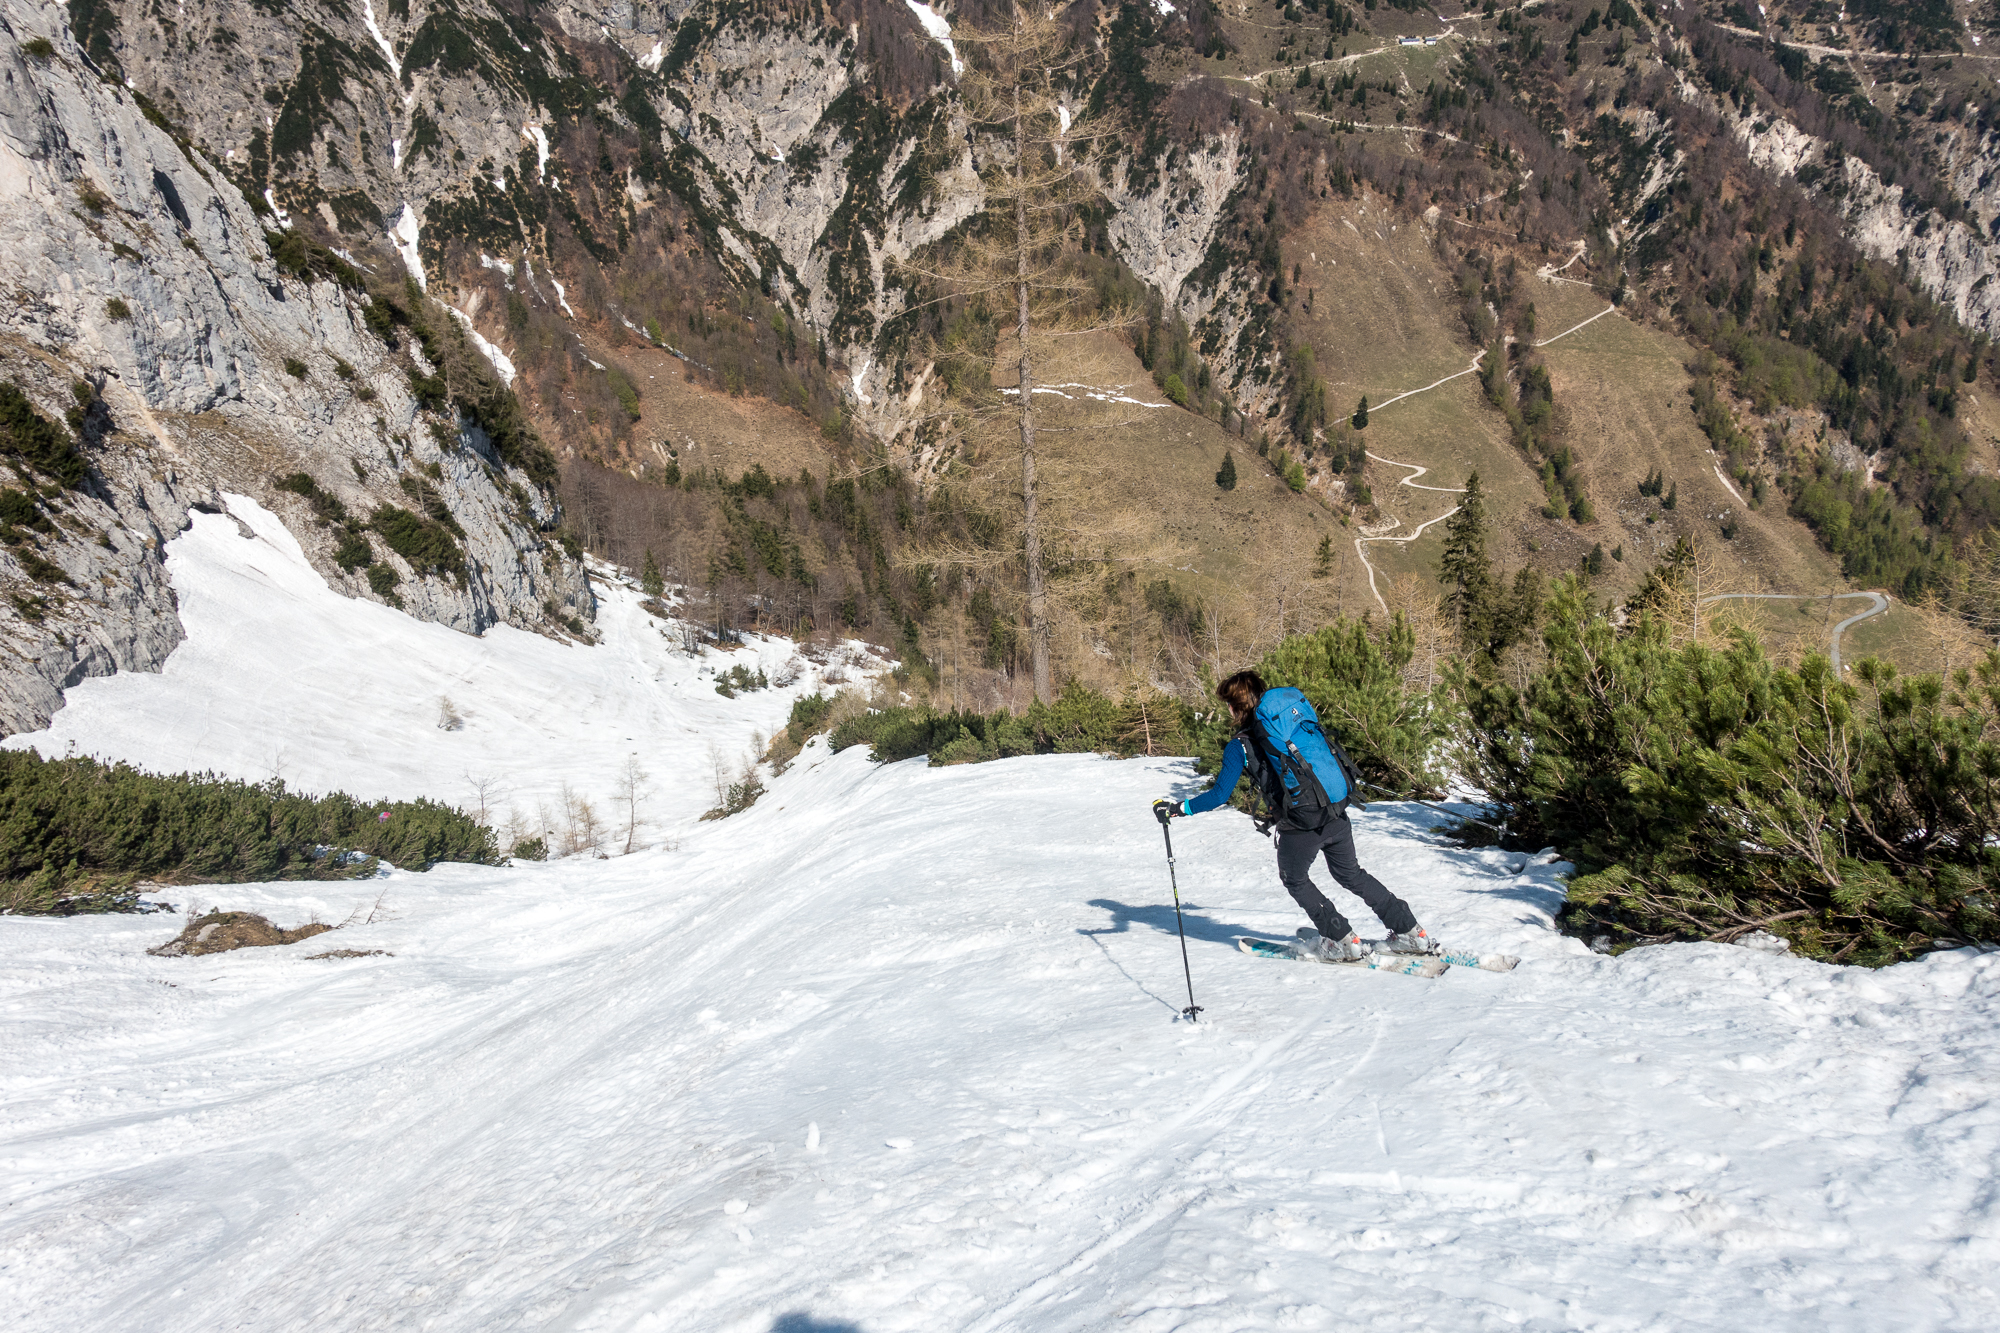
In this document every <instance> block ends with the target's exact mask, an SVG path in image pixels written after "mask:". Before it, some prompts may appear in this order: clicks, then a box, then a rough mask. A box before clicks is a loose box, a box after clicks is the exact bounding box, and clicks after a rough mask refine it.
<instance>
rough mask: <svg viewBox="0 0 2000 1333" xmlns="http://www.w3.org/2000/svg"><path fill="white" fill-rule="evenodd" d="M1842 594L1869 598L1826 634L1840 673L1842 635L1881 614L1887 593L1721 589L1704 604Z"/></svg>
mask: <svg viewBox="0 0 2000 1333" xmlns="http://www.w3.org/2000/svg"><path fill="white" fill-rule="evenodd" d="M1839 597H1866V598H1868V599H1869V607H1868V609H1867V610H1866V611H1863V612H1861V613H1860V614H1859V615H1853V616H1849V617H1848V618H1847V619H1845V620H1843V621H1841V622H1840V623H1839V624H1838V625H1835V626H1834V627H1833V631H1832V633H1830V634H1829V635H1828V636H1827V640H1828V642H1827V655H1828V656H1829V657H1831V658H1832V659H1833V670H1834V673H1835V674H1836V675H1838V674H1839V673H1840V672H1842V671H1845V670H1846V669H1847V668H1846V667H1844V666H1842V665H1841V663H1840V636H1841V635H1842V634H1843V633H1844V632H1845V631H1847V630H1848V629H1850V628H1852V627H1853V626H1855V625H1859V624H1860V623H1861V622H1862V621H1864V620H1867V619H1869V618H1870V617H1872V616H1879V615H1881V614H1882V613H1883V612H1884V611H1887V610H1888V609H1889V595H1888V594H1887V593H1881V592H1829V593H1824V594H1812V593H1794V592H1719V593H1717V594H1715V596H1713V597H1704V598H1702V599H1701V604H1702V605H1703V606H1708V605H1710V604H1711V603H1714V602H1727V601H1731V600H1737V601H1745V602H1830V601H1833V600H1834V599H1835V598H1839Z"/></svg>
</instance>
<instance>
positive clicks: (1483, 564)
mask: <svg viewBox="0 0 2000 1333" xmlns="http://www.w3.org/2000/svg"><path fill="white" fill-rule="evenodd" d="M1438 582H1439V583H1441V584H1443V585H1444V608H1445V616H1446V618H1447V619H1449V620H1450V621H1451V623H1452V624H1453V625H1454V626H1456V627H1457V629H1458V634H1459V638H1460V640H1461V641H1463V642H1464V643H1465V645H1466V646H1467V647H1469V648H1476V647H1484V645H1485V642H1486V639H1487V625H1486V622H1487V620H1488V618H1489V616H1490V614H1491V611H1492V608H1493V604H1494V602H1495V600H1496V594H1497V592H1498V588H1497V586H1496V585H1495V584H1494V581H1493V561H1492V560H1491V559H1490V558H1489V557H1488V556H1487V554H1486V495H1485V492H1483V491H1481V490H1480V488H1479V474H1478V473H1477V472H1474V473H1473V474H1472V475H1470V476H1468V477H1467V478H1466V479H1465V495H1464V497H1463V498H1462V499H1460V500H1459V502H1458V511H1457V512H1456V513H1454V514H1453V515H1452V516H1451V517H1450V518H1448V519H1446V520H1445V523H1444V551H1443V553H1442V554H1441V555H1439V557H1438Z"/></svg>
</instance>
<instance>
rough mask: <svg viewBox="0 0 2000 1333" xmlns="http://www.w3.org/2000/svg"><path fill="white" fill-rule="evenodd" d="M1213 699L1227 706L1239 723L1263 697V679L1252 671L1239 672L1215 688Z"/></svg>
mask: <svg viewBox="0 0 2000 1333" xmlns="http://www.w3.org/2000/svg"><path fill="white" fill-rule="evenodd" d="M1215 697H1216V698H1218V699H1220V700H1222V702H1224V703H1226V704H1228V705H1229V711H1230V712H1231V713H1232V714H1233V715H1235V717H1236V720H1237V721H1239V722H1241V721H1242V720H1243V719H1244V718H1246V717H1248V716H1249V715H1250V710H1251V709H1253V708H1255V707H1256V706H1257V701H1258V700H1259V699H1261V698H1263V697H1264V678H1263V677H1262V676H1260V675H1258V674H1257V673H1256V672H1254V671H1239V672H1237V673H1236V674H1235V675H1233V676H1230V677H1228V678H1227V679H1226V680H1224V681H1223V682H1222V683H1221V684H1220V685H1218V686H1216V687H1215Z"/></svg>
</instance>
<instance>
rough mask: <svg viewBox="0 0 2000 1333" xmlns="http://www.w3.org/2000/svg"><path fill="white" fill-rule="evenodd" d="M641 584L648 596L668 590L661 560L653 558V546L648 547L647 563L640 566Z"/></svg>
mask: <svg viewBox="0 0 2000 1333" xmlns="http://www.w3.org/2000/svg"><path fill="white" fill-rule="evenodd" d="M639 586H640V587H641V588H643V589H644V590H645V593H646V596H648V597H658V596H659V595H660V594H661V593H663V592H665V591H666V590H667V580H666V579H665V577H663V576H662V575H661V573H660V565H659V562H658V561H657V560H655V559H653V548H652V547H650V546H649V547H647V548H646V559H645V563H643V564H641V565H640V566H639Z"/></svg>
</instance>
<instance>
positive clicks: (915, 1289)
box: [0, 538, 2000, 1333]
mask: <svg viewBox="0 0 2000 1333" xmlns="http://www.w3.org/2000/svg"><path fill="white" fill-rule="evenodd" d="M232 540H234V539H233V538H232ZM1191 785H1193V784H1192V779H1191V775H1190V773H1189V770H1188V769H1187V767H1186V766H1185V765H1184V764H1182V763H1177V762H1169V761H1129V762H1123V763H1119V762H1113V761H1107V760H1100V759H1096V758H1093V757H1087V756H1061V757H1047V758H1028V759H1016V760H1009V761H1005V762H1000V763H992V764H982V765H974V766H969V767H963V768H952V769H935V770H934V769H928V768H926V767H925V766H924V765H923V763H922V761H912V762H910V763H906V764H899V765H894V766H889V767H876V766H873V765H870V764H869V763H868V762H867V761H866V759H865V758H864V757H863V756H862V755H861V754H860V753H858V752H856V751H852V750H850V751H847V752H844V753H842V754H840V755H837V756H829V755H828V753H827V752H826V750H825V749H824V747H823V744H822V743H820V742H815V743H814V745H813V746H811V747H809V749H808V751H807V753H806V754H805V755H804V756H802V757H801V758H800V760H799V761H798V763H797V764H795V765H794V767H793V768H792V770H791V771H790V772H788V773H787V774H786V775H785V776H784V777H782V778H781V779H779V780H778V781H777V782H776V783H775V784H774V785H773V787H772V790H771V792H770V793H769V794H768V795H767V796H765V798H764V799H763V801H761V802H760V803H759V804H758V805H757V806H756V807H755V808H753V809H752V810H750V811H748V812H747V813H745V814H743V815H740V816H737V817H735V818H732V819H729V820H725V821H721V822H718V823H714V824H707V825H702V826H700V827H699V828H698V829H695V830H693V831H692V832H690V833H689V834H688V835H687V836H686V837H685V838H684V840H683V841H682V842H681V844H680V846H679V847H678V849H676V850H673V851H652V852H646V853H641V854H639V855H635V856H630V857H623V858H619V859H615V860H612V861H595V860H587V859H572V860H568V861H562V862H550V863H547V864H542V865H529V866H520V867H516V868H512V869H490V868H488V869H480V868H471V867H440V868H438V869H437V870H434V871H432V872H431V873H430V874H428V875H408V874H402V873H391V874H388V875H387V877H386V878H385V879H384V880H383V881H382V882H381V883H380V884H379V885H368V884H330V885H329V884H309V885H298V884H287V885H271V886H244V887H239V888H232V889H227V890H224V889H215V890H211V891H206V892H204V894H203V896H204V898H205V900H207V901H210V902H214V903H217V904H220V905H224V906H230V907H243V908H255V909H261V910H265V911H268V912H270V913H271V914H272V915H273V916H274V917H276V918H277V919H278V920H279V921H280V922H281V923H282V924H292V923H294V922H296V921H298V920H300V919H303V918H305V917H306V916H307V915H308V914H310V913H315V912H316V913H318V914H319V915H321V916H322V917H323V918H325V919H329V920H338V919H340V918H342V917H345V916H346V915H348V913H349V912H350V910H352V909H353V908H355V907H356V906H357V905H361V906H365V905H367V904H368V903H370V902H372V901H373V898H374V895H375V893H376V892H378V891H386V898H385V907H386V908H387V910H389V911H390V912H392V913H393V914H394V918H395V919H393V920H390V921H387V922H378V923H377V924H374V925H367V926H356V927H351V928H348V929H346V930H344V931H341V932H339V933H337V934H334V935H330V936H323V937H320V938H318V939H314V940H310V941H307V942H305V943H302V944H300V945H295V946H290V947H287V948H283V949H265V950H246V951H242V952H238V953H232V954H224V955H219V956H213V957H206V958H183V959H166V958H152V957H148V956H147V955H146V954H145V953H144V949H145V947H146V946H148V945H151V944H154V943H157V942H159V941H160V940H162V939H164V938H166V937H167V936H168V935H169V934H171V933H172V928H173V926H174V925H176V924H177V922H175V921H172V920H169V919H163V918H158V917H155V918H144V917H107V918H90V919H83V918H79V919H74V920H60V921H57V920H40V919H24V918H0V1048H4V1049H5V1050H6V1052H7V1054H8V1058H7V1060H6V1061H5V1062H4V1065H0V1190H3V1191H4V1199H5V1206H4V1209H0V1308H4V1309H6V1310H7V1311H8V1316H9V1326H10V1327H11V1328H18V1329H23V1330H53V1329H60V1330H83V1329H91V1330H131V1329H147V1330H162V1331H170V1330H190V1331H192V1330H202V1331H203V1333H210V1331H212V1330H222V1329H243V1330H252V1329H254V1330H289V1329H299V1330H305V1329H313V1330H320V1329H418V1328H423V1329H436V1330H495V1329H527V1328H533V1329H565V1330H577V1331H579V1333H583V1331H591V1333H595V1331H598V1330H605V1331H609V1330H631V1331H634V1333H636V1331H638V1330H742V1331H743V1333H766V1330H779V1331H782V1333H804V1331H806V1330H819V1331H820V1333H836V1331H846V1333H853V1331H854V1330H866V1333H890V1331H891V1330H927V1331H928V1330H943V1329H950V1330H974V1331H997V1330H1038V1331H1039V1330H1098V1329H1106V1328H1113V1327H1116V1328H1130V1329H1135V1330H1146V1331H1149V1333H1150V1331H1164V1330H1245V1329H1296V1328H1343V1329H1345V1328H1369V1329H1451V1330H1480V1329H1520V1328H1534V1329H1557V1328H1565V1329H1567V1328H1582V1329H1605V1330H1623V1329H1675V1330H1679V1329H1725V1328H1726V1329H1730V1330H1736V1329H1743V1328H1756V1329H1780V1328H1782V1329H1814V1330H1818V1329H1841V1330H1845V1329H1853V1330H1868V1331H1869V1333H1875V1331H1876V1330H1880V1329H1884V1328H1894V1329H1971V1328H1980V1327H1991V1325H1992V1321H1993V1311H1994V1310H1995V1309H1996V1308H2000V1305H1996V1300H2000V1293H1996V1290H1995V1287H1996V1285H2000V1284H1996V1282H1995V1279H1994V1272H1995V1265H1996V1263H2000V1226H1996V1209H2000V1187H1996V1182H1995V1178H1994V1165H1993V1163H1994V1161H1995V1156H1996V1151H2000V1104H1996V1100H1995V1097H1994V1092H1993V1089H1994V1088H1995V1086H1996V1075H2000V1039H1996V1031H2000V1027H1996V1019H2000V955H1994V954H1987V955H1983V956H1982V955H1979V954H1975V953H1973V952H1971V951H1965V952H1960V953H1953V954H1942V955H1935V956H1932V957H1929V958H1927V959H1925V960H1923V961H1921V962H1918V963H1913V964H1908V965H1904V966H1900V967H1896V968H1891V969H1888V970H1886V971H1882V972H1867V971H1862V970H1858V969H1849V968H1831V967H1824V966H1820V965H1817V964H1812V963H1806V962H1802V961H1798V960H1795V959H1791V958H1787V957H1783V956H1771V955H1768V954H1763V953H1758V952H1755V951H1753V950H1749V949H1742V948H1727V947H1722V946H1674V947H1666V948H1655V949H1646V950H1640V951H1638V952H1635V953H1632V954H1629V955H1627V956H1625V957H1622V958H1618V959H1611V958H1605V957H1598V956H1594V955H1591V954H1589V953H1588V952H1586V951H1585V950H1583V949H1582V948H1581V946H1579V945H1578V944H1577V943H1576V942H1575V941H1570V940H1565V939H1562V938H1560V937H1559V936H1557V935H1555V934H1554V933H1553V932H1552V930H1551V928H1550V913H1551V911H1552V910H1553V909H1554V908H1555V907H1556V906H1557V904H1558V903H1559V901H1560V890H1559V888H1558V887H1557V883H1556V873H1557V871H1558V869H1559V867H1558V866H1554V865H1549V864H1535V865H1531V866H1527V867H1525V868H1523V869H1521V870H1520V871H1519V872H1518V873H1517V871H1516V867H1517V865H1518V864H1519V863H1520V861H1521V858H1520V857H1518V856H1517V855H1508V854H1504V853H1499V852H1493V851H1463V850H1456V849H1451V848H1447V847H1445V846H1442V845H1440V844H1439V843H1438V842H1437V841H1436V840H1435V838H1434V837H1433V836H1432V835H1431V834H1430V832H1429V829H1430V827H1431V825H1432V822H1433V821H1434V820H1435V818H1436V817H1435V816H1433V815H1431V814H1430V813H1429V812H1427V811H1424V810H1422V809H1420V808H1416V807H1396V806H1383V805H1378V806H1375V807H1372V808H1371V809H1370V810H1369V811H1368V812H1367V813H1365V814H1363V815H1361V816H1359V819H1358V825H1357V828H1358V834H1359V843H1360V848H1361V853H1362V857H1363V860H1364V862H1365V863H1367V864H1369V865H1370V866H1371V867H1372V868H1374V869H1375V870H1376V872H1377V873H1378V874H1379V875H1381V877H1382V878H1384V879H1385V880H1387V881H1388V882H1389V883H1390V884H1392V885H1393V886H1396V887H1398V888H1399V889H1400V890H1401V891H1402V892H1404V893H1405V894H1406V895H1407V896H1408V897H1409V898H1410V900H1411V901H1412V902H1413V904H1414V905H1415V906H1416V908H1417V909H1418V912H1419V915H1420V916H1421V917H1422V918H1423V919H1424V920H1425V922H1426V923H1427V924H1428V925H1430V926H1431V927H1432V928H1433V929H1435V930H1437V931H1438V932H1439V933H1440V934H1441V935H1442V936H1443V937H1444V938H1446V939H1448V940H1455V941H1461V942H1471V943H1477V944H1480V945H1483V946H1488V947H1499V948H1503V949H1506V950H1509V951H1512V952H1516V953H1519V954H1522V955H1523V956H1524V957H1525V959H1526V961H1524V962H1523V963H1522V964H1521V966H1520V967H1519V968H1518V969H1517V970H1516V971H1515V972H1513V973H1511V974H1506V975H1495V974H1490V973H1483V972H1468V971H1463V970H1456V969H1455V970H1453V971H1451V972H1450V973H1448V974H1447V975H1445V976H1444V977H1442V978H1440V979H1438V980H1436V981H1422V980H1416V979H1411V978H1404V977H1396V976H1389V975H1385V974H1380V973H1371V972H1365V971H1353V970H1349V969H1334V968H1325V967H1320V966H1317V965H1309V964H1295V963H1283V962H1271V961H1265V960H1259V959H1253V958H1249V957H1247V956H1245V955H1242V954H1239V953H1237V952H1236V951H1235V950H1234V949H1233V948H1232V947H1231V945H1230V942H1229V941H1230V937H1231V936H1233V935H1235V934H1237V933H1240V932H1244V931H1251V930H1256V931H1264V932H1289V930H1290V929H1291V927H1292V926H1293V925H1295V924H1297V923H1298V922H1299V920H1300V917H1299V915H1298V913H1297V911H1296V909H1294V908H1293V907H1292V906H1291V904H1290V903H1289V901H1288V900H1287V899H1285V898H1284V896H1283V893H1282V891H1281V890H1280V889H1279V888H1278V887H1277V885H1276V883H1275V877H1274V875H1273V873H1272V870H1271V866H1270V860H1271V857H1270V849H1269V848H1268V847H1267V846H1265V845H1264V844H1263V843H1262V842H1261V841H1260V840H1259V839H1258V838H1257V837H1256V836H1255V835H1254V833H1253V832H1252V831H1251V829H1250V828H1249V826H1248V824H1247V821H1245V820H1244V819H1243V818H1242V817H1241V816H1240V815H1237V814H1235V813H1234V812H1227V811H1225V812H1218V813H1216V814H1213V815H1209V816H1205V817H1203V818H1201V819H1196V820H1192V821H1188V822H1186V823H1183V824H1181V825H1179V826H1177V827H1176V829H1175V833H1176V838H1175V848H1176V851H1177V852H1178V853H1179V857H1180V882H1181V888H1182V892H1183V894H1184V895H1185V899H1186V901H1187V902H1188V904H1189V907H1188V913H1187V926H1188V933H1189V939H1188V949H1189V954H1190V957H1191V959H1192V965H1193V975H1194V985H1195V992H1196V997H1197V999H1198V1000H1199V1001H1200V1003H1201V1004H1203V1005H1204V1006H1205V1007H1206V1013H1205V1014H1204V1015H1203V1017H1202V1021H1201V1022H1200V1023H1199V1024H1198V1025H1190V1024H1188V1023H1186V1022H1184V1021H1181V1020H1180V1019H1179V1018H1178V1017H1177V1014H1176V1010H1178V1009H1179V1007H1180V1006H1181V1005H1182V1004H1184V1003H1185V1000H1184V998H1183V995H1182V985H1183V983H1182V976H1181V959H1180V954H1179V951H1178V948H1177V946H1176V943H1175V939H1174V935H1173V911H1172V907H1171V904H1170V900H1169V898H1168V895H1167V886H1166V868H1165V866H1164V864H1163V863H1162V862H1163V860H1164V857H1163V854H1162V851H1161V844H1160V837H1159V831H1158V829H1157V827H1156V826H1155V825H1154V824H1153V823H1152V821H1151V819H1150V817H1149V814H1148V811H1147V808H1146V803H1147V801H1148V800H1149V799H1150V798H1151V797H1153V796H1156V795H1159V794H1161V793H1162V792H1165V791H1168V790H1173V789H1176V788H1180V789H1186V788H1187V787H1189V786H1191ZM332 944H337V945H339V946H343V947H347V948H353V949H385V950H388V951H389V952H390V954H391V955H392V956H375V957H366V958H358V959H350V960H344V961H309V960H308V959H307V958H306V957H305V955H307V954H310V953H315V952H320V951H322V950H324V949H325V948H327V947H328V946H329V945H332ZM1982 1310H1984V1311H1986V1313H1985V1314H1983V1315H1982V1314H1981V1313H1980V1311H1982Z"/></svg>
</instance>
